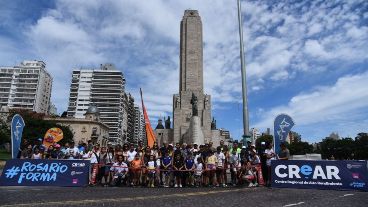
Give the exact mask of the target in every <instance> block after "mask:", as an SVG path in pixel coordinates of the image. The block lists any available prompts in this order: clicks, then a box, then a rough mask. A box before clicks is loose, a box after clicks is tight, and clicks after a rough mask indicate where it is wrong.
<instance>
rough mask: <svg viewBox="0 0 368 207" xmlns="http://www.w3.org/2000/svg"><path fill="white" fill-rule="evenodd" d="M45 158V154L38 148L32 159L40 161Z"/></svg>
mask: <svg viewBox="0 0 368 207" xmlns="http://www.w3.org/2000/svg"><path fill="white" fill-rule="evenodd" d="M42 158H43V154H42V153H41V152H40V149H38V147H36V148H35V149H34V153H33V154H32V159H35V160H39V159H42Z"/></svg>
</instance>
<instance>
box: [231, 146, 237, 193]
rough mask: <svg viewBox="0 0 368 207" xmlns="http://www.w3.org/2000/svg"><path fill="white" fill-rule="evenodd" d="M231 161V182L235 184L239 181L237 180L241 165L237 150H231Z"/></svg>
mask: <svg viewBox="0 0 368 207" xmlns="http://www.w3.org/2000/svg"><path fill="white" fill-rule="evenodd" d="M229 163H230V173H231V183H232V184H233V186H235V185H236V183H237V180H236V177H237V176H236V174H237V167H238V166H239V156H238V155H237V153H236V151H235V150H233V151H232V152H231V156H230V160H229Z"/></svg>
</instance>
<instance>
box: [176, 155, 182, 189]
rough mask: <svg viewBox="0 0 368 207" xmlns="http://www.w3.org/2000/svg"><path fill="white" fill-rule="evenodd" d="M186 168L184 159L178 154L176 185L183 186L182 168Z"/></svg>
mask: <svg viewBox="0 0 368 207" xmlns="http://www.w3.org/2000/svg"><path fill="white" fill-rule="evenodd" d="M183 168H184V161H183V158H182V156H181V155H180V154H177V155H176V156H175V159H174V177H175V181H176V183H175V187H176V188H177V187H180V188H181V187H183V186H182V185H181V178H182V172H181V170H182V169H183Z"/></svg>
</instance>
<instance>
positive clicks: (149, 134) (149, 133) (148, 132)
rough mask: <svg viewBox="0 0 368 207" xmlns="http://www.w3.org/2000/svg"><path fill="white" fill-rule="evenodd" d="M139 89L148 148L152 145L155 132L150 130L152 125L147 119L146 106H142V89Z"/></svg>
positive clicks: (154, 140) (154, 139)
mask: <svg viewBox="0 0 368 207" xmlns="http://www.w3.org/2000/svg"><path fill="white" fill-rule="evenodd" d="M139 90H140V92H141V99H142V109H143V116H144V121H145V123H146V137H147V145H148V146H149V147H150V148H152V147H153V143H154V142H156V138H155V134H154V133H153V130H152V127H151V123H150V120H149V118H148V115H147V110H146V107H144V103H143V95H142V89H139Z"/></svg>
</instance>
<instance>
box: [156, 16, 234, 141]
mask: <svg viewBox="0 0 368 207" xmlns="http://www.w3.org/2000/svg"><path fill="white" fill-rule="evenodd" d="M211 106H212V105H211V96H210V95H207V94H204V90H203V37H202V21H201V17H200V16H199V13H198V11H197V10H185V12H184V16H183V19H182V20H181V23H180V71H179V93H178V94H174V95H173V128H168V127H167V128H165V129H156V131H155V132H156V135H157V137H159V139H158V140H159V143H162V142H168V143H173V142H174V143H177V142H179V143H180V142H186V143H188V144H190V143H192V142H193V143H197V144H204V143H208V142H210V141H212V142H213V144H214V146H216V145H218V144H219V142H220V140H225V139H229V138H230V137H229V135H228V134H229V133H228V131H226V130H224V129H220V130H217V129H216V127H214V125H213V123H212V116H211ZM211 123H212V127H211ZM224 132H227V133H224ZM225 141H226V140H225Z"/></svg>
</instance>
